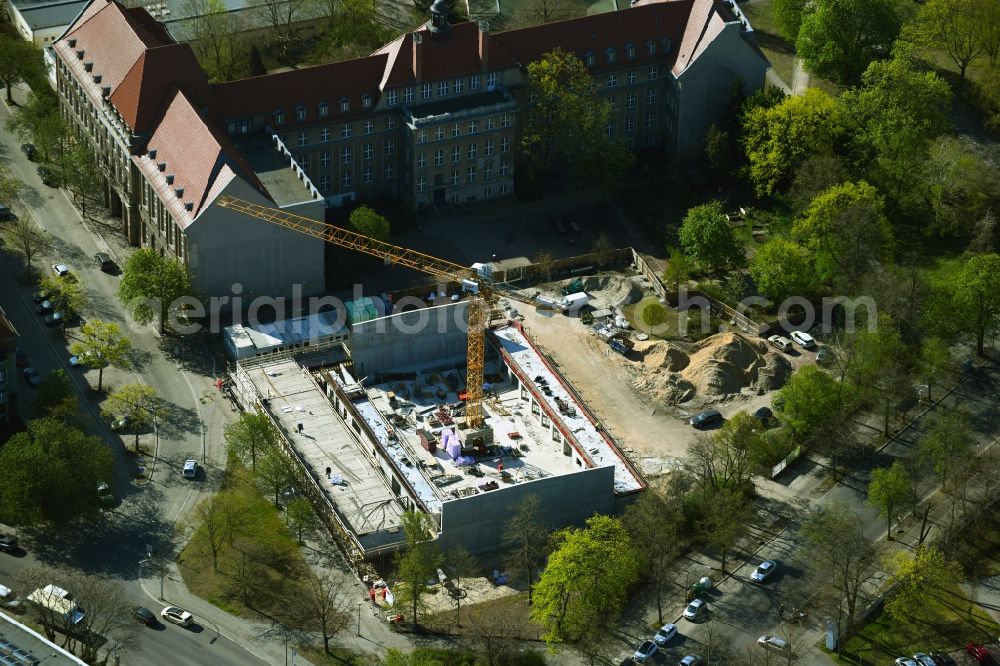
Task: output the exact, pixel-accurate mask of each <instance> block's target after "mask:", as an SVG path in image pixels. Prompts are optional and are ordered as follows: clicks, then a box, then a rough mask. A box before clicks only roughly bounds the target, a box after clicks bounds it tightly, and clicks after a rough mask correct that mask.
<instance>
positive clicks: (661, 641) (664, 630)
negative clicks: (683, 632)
mask: <svg viewBox="0 0 1000 666" xmlns="http://www.w3.org/2000/svg"><path fill="white" fill-rule="evenodd" d="M676 635H677V625H676V624H665V625H663V626H662V627H660V630H659V631H658V632H656V635H655V636H653V642H654V643H656V644H657V645H661V646H662V645H666V644H667V643H669V642H670V639H671V638H673V637H674V636H676Z"/></svg>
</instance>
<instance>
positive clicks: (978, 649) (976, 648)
mask: <svg viewBox="0 0 1000 666" xmlns="http://www.w3.org/2000/svg"><path fill="white" fill-rule="evenodd" d="M965 651H966V653H968V655H969V656H970V657H972V658H973V659H975V660H976V662H977V663H979V664H988V663H990V662H991V661H992V658H991V657H990V653H989V651H987V649H986V646H985V645H983V644H982V643H966V644H965Z"/></svg>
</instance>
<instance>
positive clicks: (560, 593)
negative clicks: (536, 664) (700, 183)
mask: <svg viewBox="0 0 1000 666" xmlns="http://www.w3.org/2000/svg"><path fill="white" fill-rule="evenodd" d="M553 540H554V542H555V544H556V548H555V550H554V551H553V552H552V554H551V555H549V560H548V564H547V565H546V566H545V570H544V571H542V575H541V577H540V578H539V579H538V583H537V584H536V585H535V598H534V606H533V608H532V612H531V616H532V618H533V619H534V620H535V621H536V622H538V623H539V624H541V625H542V626H543V627H545V629H546V632H545V637H544V638H545V642H546V643H548V644H549V646H554V645H557V644H559V643H564V642H576V641H579V640H581V639H582V638H583V637H584V636H586V635H587V634H588V633H591V632H593V631H599V630H600V628H601V627H604V626H606V625H607V624H608V623H610V622H612V621H613V620H614V619H615V618H616V617H617V616H618V614H619V613H620V612H621V610H622V608H623V606H624V604H625V601H626V600H627V599H628V591H629V588H631V587H632V585H633V584H634V583H635V582H636V580H638V577H639V558H638V555H637V553H636V552H635V550H634V549H633V548H632V543H631V539H630V538H629V535H628V532H626V531H625V528H624V527H623V526H622V523H621V521H620V520H618V519H617V518H611V517H609V516H601V515H594V516H592V517H590V518H588V519H587V527H586V528H583V529H580V528H572V527H571V528H568V529H564V530H560V531H559V532H557V533H556V534H555V535H553Z"/></svg>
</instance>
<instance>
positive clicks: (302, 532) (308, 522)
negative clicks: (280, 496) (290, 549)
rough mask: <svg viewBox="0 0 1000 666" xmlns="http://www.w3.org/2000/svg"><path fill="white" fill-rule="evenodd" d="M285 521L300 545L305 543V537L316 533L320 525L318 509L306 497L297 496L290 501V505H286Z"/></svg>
mask: <svg viewBox="0 0 1000 666" xmlns="http://www.w3.org/2000/svg"><path fill="white" fill-rule="evenodd" d="M285 522H286V523H287V524H288V529H289V531H290V532H291V533H292V534H294V535H295V539H296V540H297V541H298V542H299V545H300V546H301V545H303V544H304V543H305V541H304V537H306V536H307V535H310V534H312V533H314V532H315V531H316V530H318V529H319V527H320V522H319V518H317V517H316V510H315V509H313V505H312V504H310V503H309V500H307V499H306V498H304V497H297V498H295V499H293V500H292V501H291V502H289V503H288V506H286V507H285Z"/></svg>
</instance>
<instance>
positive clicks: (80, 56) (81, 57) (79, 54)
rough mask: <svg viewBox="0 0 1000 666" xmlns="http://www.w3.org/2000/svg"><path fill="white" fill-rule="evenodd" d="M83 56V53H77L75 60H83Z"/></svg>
mask: <svg viewBox="0 0 1000 666" xmlns="http://www.w3.org/2000/svg"><path fill="white" fill-rule="evenodd" d="M83 54H84V52H83V51H77V52H76V59H77V60H83Z"/></svg>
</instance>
